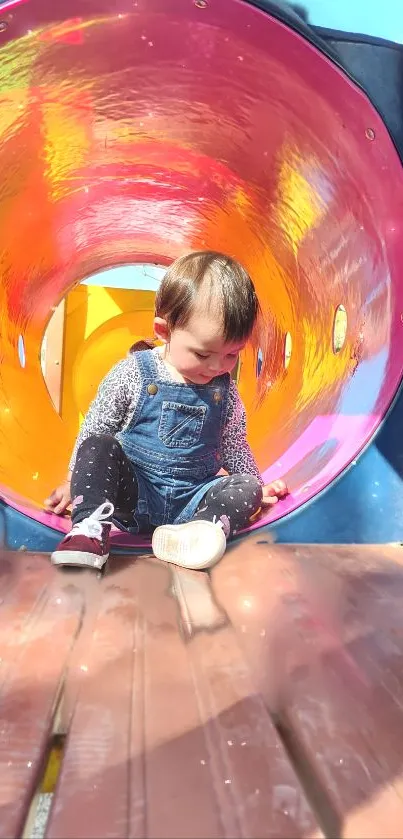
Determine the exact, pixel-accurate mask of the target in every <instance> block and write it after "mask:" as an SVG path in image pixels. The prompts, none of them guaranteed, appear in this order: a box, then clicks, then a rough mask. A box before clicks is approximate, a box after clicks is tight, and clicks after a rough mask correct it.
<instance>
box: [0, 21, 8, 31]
mask: <svg viewBox="0 0 403 839" xmlns="http://www.w3.org/2000/svg"><path fill="white" fill-rule="evenodd" d="M7 27H8V23H6V21H5V20H0V32H5V31H6V29H7Z"/></svg>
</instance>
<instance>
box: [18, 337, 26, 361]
mask: <svg viewBox="0 0 403 839" xmlns="http://www.w3.org/2000/svg"><path fill="white" fill-rule="evenodd" d="M18 358H19V361H20V364H21V367H25V344H24V339H23V337H22V335H19V336H18Z"/></svg>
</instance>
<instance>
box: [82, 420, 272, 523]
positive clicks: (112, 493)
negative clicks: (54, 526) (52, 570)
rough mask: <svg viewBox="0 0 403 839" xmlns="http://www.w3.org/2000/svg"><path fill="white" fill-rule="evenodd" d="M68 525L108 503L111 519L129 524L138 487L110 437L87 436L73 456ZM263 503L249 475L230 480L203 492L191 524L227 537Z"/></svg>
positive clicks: (113, 439)
mask: <svg viewBox="0 0 403 839" xmlns="http://www.w3.org/2000/svg"><path fill="white" fill-rule="evenodd" d="M71 497H72V499H73V511H72V521H73V524H77V522H79V521H82V520H83V519H84V518H87V516H89V515H90V514H91V513H93V512H94V510H96V508H97V507H99V505H100V504H103V502H104V501H106V500H107V501H111V502H112V504H113V505H114V507H115V514H114V518H115V520H116V521H118V522H121V523H122V525H123V526H124V527H127V526H129V525H130V524H132V522H133V517H134V513H135V509H136V504H137V498H138V488H137V480H136V474H135V471H134V468H133V466H132V464H131V462H130V460H129V458H128V457H127V456H126V455H125V453H124V451H123V449H122V447H121V445H120V443H118V441H117V440H115V438H114V437H112V436H111V435H110V434H97V435H93V436H90V437H87V439H86V440H84V441H83V443H81V446H80V447H79V449H78V452H77V458H76V463H75V467H74V471H73V475H72V479H71ZM261 503H262V487H261V486H260V483H259V481H258V480H257V478H255V477H254V476H252V475H231V476H229V477H223V478H222V480H221V481H220V482H217V484H215V486H213V487H211V488H210V489H209V490H207V492H206V495H205V496H204V498H203V499H202V500H201V502H200V504H199V506H198V508H197V511H196V513H195V515H194V517H193V518H194V519H202V520H204V521H212V520H213V519H214V517H215V518H216V520H220V521H221V522H222V523H223V529H224V532H225V534H226V536H227V537H228V536H232V535H233V534H234V533H236V532H237V531H238V530H242V528H244V527H247V525H248V524H249V522H250V520H251V519H253V517H254V516H256V514H257V512H258V511H259V509H260V507H261Z"/></svg>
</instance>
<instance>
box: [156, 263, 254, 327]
mask: <svg viewBox="0 0 403 839" xmlns="http://www.w3.org/2000/svg"><path fill="white" fill-rule="evenodd" d="M202 287H203V293H204V292H206V301H207V303H208V305H212V306H214V311H215V312H218V313H219V314H220V315H221V317H222V325H223V335H224V338H225V340H226V341H234V342H235V341H244V340H247V339H248V338H249V337H250V335H251V333H252V331H253V328H254V326H255V323H256V320H257V317H258V314H259V311H260V310H259V301H258V298H257V294H256V291H255V288H254V285H253V283H252V280H251V278H250V276H249V274H248V273H247V271H246V270H245V268H244V267H243V266H242V265H241V264H240V262H238V261H237V260H236V259H233V258H232V257H230V256H226V255H225V254H223V253H219V252H217V251H195V252H194V253H190V254H187V255H186V256H182V257H180V258H179V259H176V260H175V262H173V263H172V265H171V266H170V267H169V268H168V270H167V272H166V274H165V276H164V277H163V279H162V282H161V285H160V287H159V289H158V291H157V295H156V300H155V314H156V316H157V317H161V318H164V319H165V320H166V321H167V323H168V326H169V328H170V329H175V328H178V327H179V328H184V327H185V326H186V324H187V323H188V321H189V320H190V317H191V315H192V312H193V310H194V305H195V301H196V298H197V297H198V295H199V293H200V291H201V289H202Z"/></svg>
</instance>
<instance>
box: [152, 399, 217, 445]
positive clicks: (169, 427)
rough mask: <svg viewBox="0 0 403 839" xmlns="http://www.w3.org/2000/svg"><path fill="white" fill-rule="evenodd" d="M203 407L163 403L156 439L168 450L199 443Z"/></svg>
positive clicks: (203, 415) (204, 411) (203, 414)
mask: <svg viewBox="0 0 403 839" xmlns="http://www.w3.org/2000/svg"><path fill="white" fill-rule="evenodd" d="M206 412H207V408H206V406H205V405H182V404H181V403H180V402H165V401H164V402H163V403H162V409H161V417H160V422H159V428H158V437H159V439H160V440H161V442H162V443H164V446H168V448H170V449H175V448H183V449H184V448H190V447H191V446H194V445H196V443H198V442H199V440H200V437H201V433H202V429H203V423H204V417H205V416H206Z"/></svg>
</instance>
